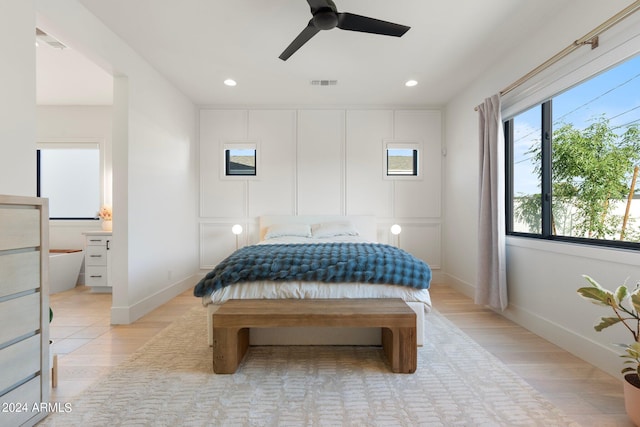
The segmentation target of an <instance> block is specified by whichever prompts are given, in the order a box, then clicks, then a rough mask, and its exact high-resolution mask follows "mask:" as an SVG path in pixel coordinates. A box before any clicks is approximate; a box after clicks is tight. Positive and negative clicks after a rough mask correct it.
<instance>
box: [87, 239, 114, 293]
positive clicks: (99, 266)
mask: <svg viewBox="0 0 640 427" xmlns="http://www.w3.org/2000/svg"><path fill="white" fill-rule="evenodd" d="M84 235H85V250H84V281H85V285H87V286H88V287H90V288H92V291H93V292H111V287H112V277H113V275H112V274H111V241H112V235H111V232H110V231H87V232H85V233H84Z"/></svg>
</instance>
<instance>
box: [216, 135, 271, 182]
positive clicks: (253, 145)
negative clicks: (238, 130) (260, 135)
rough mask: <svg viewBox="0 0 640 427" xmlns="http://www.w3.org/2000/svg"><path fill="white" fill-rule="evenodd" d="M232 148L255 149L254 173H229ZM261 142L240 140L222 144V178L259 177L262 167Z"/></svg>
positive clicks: (246, 178)
mask: <svg viewBox="0 0 640 427" xmlns="http://www.w3.org/2000/svg"><path fill="white" fill-rule="evenodd" d="M231 150H253V151H254V153H255V172H254V173H253V174H228V172H229V162H228V160H229V155H228V154H227V153H229V151H231ZM259 151H260V144H259V143H258V142H248V141H239V142H225V143H223V144H222V154H221V159H222V165H221V168H220V179H223V180H252V179H258V177H259V173H260V172H259V171H260V170H261V169H262V168H261V166H260V158H261V157H262V156H260V155H259Z"/></svg>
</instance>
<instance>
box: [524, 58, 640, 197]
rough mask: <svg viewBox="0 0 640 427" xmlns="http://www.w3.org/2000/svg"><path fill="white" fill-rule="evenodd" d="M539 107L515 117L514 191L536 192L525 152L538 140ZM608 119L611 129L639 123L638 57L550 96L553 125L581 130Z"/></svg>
mask: <svg viewBox="0 0 640 427" xmlns="http://www.w3.org/2000/svg"><path fill="white" fill-rule="evenodd" d="M540 114H541V113H540V107H539V106H536V107H533V108H531V109H529V110H527V111H525V112H523V113H521V114H519V115H517V116H516V117H515V119H514V144H513V150H514V151H513V154H514V163H515V165H514V166H515V167H514V182H515V183H516V187H515V188H514V192H515V194H516V195H517V194H520V193H522V194H532V193H536V192H539V191H540V190H539V186H538V180H537V177H536V176H535V174H534V173H533V165H532V162H531V155H530V154H527V151H528V150H529V149H530V148H531V146H532V145H533V144H539V143H540ZM603 116H604V117H606V118H607V119H609V121H610V124H611V126H612V127H613V128H617V129H619V130H620V132H624V130H625V129H626V128H627V126H629V125H631V124H640V56H636V57H634V58H631V59H629V60H627V61H625V62H623V63H621V64H618V65H616V66H614V67H612V68H611V69H609V70H607V71H605V72H603V73H601V74H599V75H597V76H595V77H593V78H591V79H590V80H587V81H585V82H583V83H580V84H578V85H576V86H574V87H573V88H570V89H568V90H566V91H565V92H563V93H561V94H559V95H556V96H555V97H553V126H554V128H558V127H560V126H561V125H562V124H572V125H573V126H574V127H575V128H577V129H584V128H585V127H587V126H589V125H590V124H591V123H592V122H593V121H594V120H596V119H598V118H599V117H603Z"/></svg>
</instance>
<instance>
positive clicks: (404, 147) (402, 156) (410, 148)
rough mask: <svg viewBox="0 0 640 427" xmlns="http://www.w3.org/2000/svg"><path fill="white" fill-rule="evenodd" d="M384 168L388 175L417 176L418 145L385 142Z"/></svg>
mask: <svg viewBox="0 0 640 427" xmlns="http://www.w3.org/2000/svg"><path fill="white" fill-rule="evenodd" d="M385 161H386V163H385V170H386V175H387V176H389V177H397V176H418V147H417V145H416V144H396V143H389V144H386V149H385Z"/></svg>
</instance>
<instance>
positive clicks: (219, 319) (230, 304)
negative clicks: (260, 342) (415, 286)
mask: <svg viewBox="0 0 640 427" xmlns="http://www.w3.org/2000/svg"><path fill="white" fill-rule="evenodd" d="M212 323H213V371H214V372H215V373H216V374H232V373H234V372H235V371H236V369H237V368H238V365H239V364H240V362H241V361H242V359H243V358H244V355H245V354H246V352H247V349H248V347H249V330H250V328H274V327H309V326H322V327H335V328H340V327H371V328H381V333H382V347H383V349H384V353H385V355H386V356H387V359H388V361H389V364H390V366H391V370H392V371H393V372H396V373H413V372H415V370H416V366H417V360H418V349H417V342H416V339H417V334H416V313H415V312H414V311H413V310H412V309H411V308H410V307H409V306H408V305H407V304H406V303H405V302H404V301H403V300H401V299H340V300H336V299H316V300H299V299H284V300H282V299H280V300H278V299H256V300H229V301H227V302H225V303H224V304H222V305H221V306H220V308H219V309H218V310H217V311H216V312H215V313H213V315H212Z"/></svg>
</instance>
